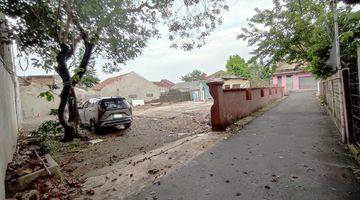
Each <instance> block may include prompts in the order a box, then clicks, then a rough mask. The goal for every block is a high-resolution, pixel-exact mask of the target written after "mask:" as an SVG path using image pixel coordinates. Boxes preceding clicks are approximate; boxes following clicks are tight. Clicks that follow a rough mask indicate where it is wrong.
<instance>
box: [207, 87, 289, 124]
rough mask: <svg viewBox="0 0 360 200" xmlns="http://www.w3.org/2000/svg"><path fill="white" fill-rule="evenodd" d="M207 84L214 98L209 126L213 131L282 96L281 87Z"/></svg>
mask: <svg viewBox="0 0 360 200" xmlns="http://www.w3.org/2000/svg"><path fill="white" fill-rule="evenodd" d="M207 84H208V85H209V87H210V94H211V96H212V97H213V99H214V104H213V106H212V107H211V126H212V129H213V130H214V131H224V130H225V129H226V127H228V126H229V125H231V124H232V123H233V122H234V121H236V120H238V119H240V118H242V117H245V116H248V115H250V114H251V113H253V112H255V111H257V110H258V109H260V108H261V107H263V106H264V105H266V104H268V103H269V102H271V101H273V100H276V99H280V98H282V97H283V96H284V88H282V87H262V88H239V89H223V88H222V86H223V84H224V82H222V81H217V82H209V83H207Z"/></svg>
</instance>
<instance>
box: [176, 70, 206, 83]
mask: <svg viewBox="0 0 360 200" xmlns="http://www.w3.org/2000/svg"><path fill="white" fill-rule="evenodd" d="M206 77H207V75H206V74H205V73H204V72H201V71H200V70H198V69H195V70H193V71H192V72H190V73H188V74H186V75H184V76H182V77H181V78H180V79H181V80H182V81H185V82H191V81H199V80H205V79H206Z"/></svg>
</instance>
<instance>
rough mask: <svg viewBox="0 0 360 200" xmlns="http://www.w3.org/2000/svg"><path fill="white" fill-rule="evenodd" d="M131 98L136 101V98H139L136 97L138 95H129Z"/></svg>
mask: <svg viewBox="0 0 360 200" xmlns="http://www.w3.org/2000/svg"><path fill="white" fill-rule="evenodd" d="M129 98H131V99H135V98H137V95H136V94H130V95H129Z"/></svg>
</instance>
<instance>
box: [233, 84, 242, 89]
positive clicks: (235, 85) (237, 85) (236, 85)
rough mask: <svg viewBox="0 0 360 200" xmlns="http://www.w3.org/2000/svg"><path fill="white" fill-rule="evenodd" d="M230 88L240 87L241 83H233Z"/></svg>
mask: <svg viewBox="0 0 360 200" xmlns="http://www.w3.org/2000/svg"><path fill="white" fill-rule="evenodd" d="M232 88H241V85H240V84H233V85H232Z"/></svg>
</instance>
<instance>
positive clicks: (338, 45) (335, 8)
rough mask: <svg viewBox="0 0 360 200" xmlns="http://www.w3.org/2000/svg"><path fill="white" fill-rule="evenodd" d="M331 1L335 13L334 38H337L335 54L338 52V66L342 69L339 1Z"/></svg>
mask: <svg viewBox="0 0 360 200" xmlns="http://www.w3.org/2000/svg"><path fill="white" fill-rule="evenodd" d="M330 1H331V3H330V4H331V9H332V12H333V15H334V40H335V54H336V68H337V69H338V70H339V69H341V63H340V42H339V24H338V13H337V2H336V0H330Z"/></svg>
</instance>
